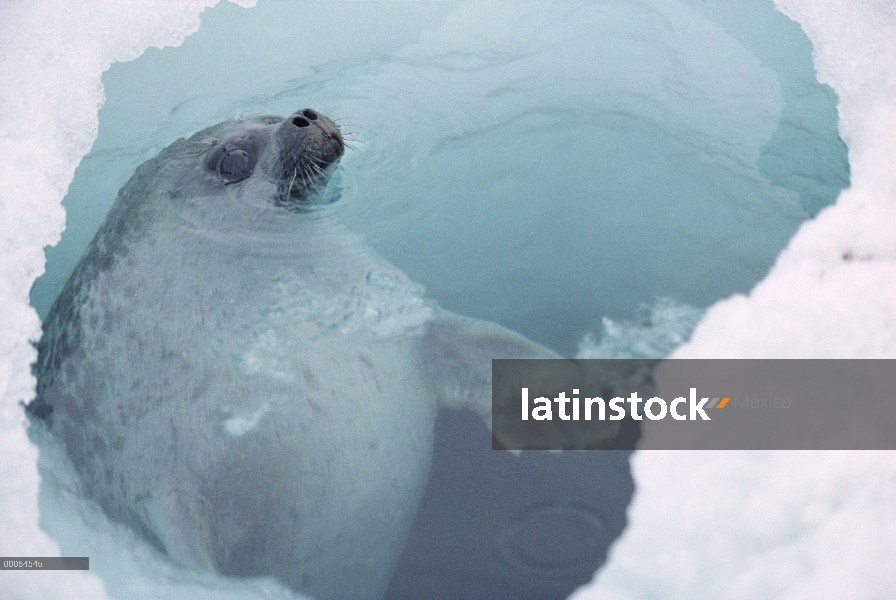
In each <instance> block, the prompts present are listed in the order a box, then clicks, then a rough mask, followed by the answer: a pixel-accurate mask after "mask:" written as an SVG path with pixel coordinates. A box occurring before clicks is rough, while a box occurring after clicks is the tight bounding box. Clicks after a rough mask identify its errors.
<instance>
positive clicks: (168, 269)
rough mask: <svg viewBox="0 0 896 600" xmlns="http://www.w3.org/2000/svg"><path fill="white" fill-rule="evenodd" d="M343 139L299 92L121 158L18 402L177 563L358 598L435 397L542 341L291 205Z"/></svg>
mask: <svg viewBox="0 0 896 600" xmlns="http://www.w3.org/2000/svg"><path fill="white" fill-rule="evenodd" d="M342 152H343V141H342V138H341V135H340V133H339V130H338V128H337V127H336V125H335V124H333V122H332V121H330V120H329V119H327V118H326V117H324V116H322V115H319V114H318V113H316V112H315V111H312V110H310V109H304V110H301V111H298V112H297V113H295V114H293V115H291V116H289V117H287V118H285V119H282V118H280V117H273V116H261V117H254V118H249V119H244V120H240V121H228V122H225V123H221V124H219V125H216V126H214V127H211V128H209V129H206V130H204V131H202V132H200V133H197V134H196V135H194V136H193V137H191V138H189V139H181V140H178V141H177V142H175V143H173V144H172V145H171V146H169V147H168V148H166V149H165V150H164V151H162V153H161V154H160V155H159V156H158V157H156V158H154V159H152V160H150V161H148V162H147V163H145V164H143V165H142V166H141V167H140V168H138V169H137V171H136V173H135V174H134V176H133V177H132V178H131V180H130V181H129V182H128V183H127V184H126V185H125V186H124V188H122V190H121V192H120V194H119V197H118V200H117V201H116V203H115V205H114V206H113V208H112V210H111V211H110V214H109V215H108V217H107V219H106V221H105V222H104V224H103V225H102V227H101V228H100V230H99V232H98V233H97V235H96V237H95V238H94V240H93V241H92V243H91V245H90V247H89V249H88V251H87V253H86V254H85V256H84V257H83V258H82V260H81V262H80V263H79V264H78V266H77V267H76V269H75V271H74V272H73V274H72V276H71V278H70V280H69V281H68V283H67V284H66V286H65V288H64V289H63V291H62V293H61V294H60V296H59V298H58V299H57V301H56V303H55V304H54V306H53V308H52V309H51V312H50V314H49V316H48V318H47V319H46V321H45V324H44V335H43V338H42V340H41V341H40V343H39V345H38V350H39V358H38V363H37V365H36V367H35V370H36V374H37V377H38V395H37V399H36V400H35V401H34V402H33V403H32V404H31V405H30V406H29V410H30V412H31V413H32V414H33V415H36V416H38V417H43V418H44V419H45V420H46V422H47V423H48V425H49V430H50V431H51V432H52V433H53V434H54V435H55V436H57V437H58V438H59V439H60V440H61V441H62V443H63V444H64V446H65V448H66V450H67V453H68V456H69V458H70V459H71V462H72V464H73V465H74V467H75V469H76V470H77V472H78V474H79V476H80V478H81V480H82V482H83V484H84V485H83V487H84V490H85V493H86V494H88V495H89V496H90V497H91V498H93V499H94V500H95V501H96V502H98V503H99V504H100V505H101V506H102V508H103V509H104V510H105V512H106V513H107V514H108V515H110V516H111V517H112V518H113V519H115V520H118V521H120V522H124V523H126V524H128V525H129V526H131V527H132V528H134V529H135V530H137V531H138V532H140V533H141V534H142V535H143V536H144V537H145V538H146V539H148V540H149V541H150V542H151V543H153V544H154V545H156V546H157V547H158V548H159V549H160V550H162V551H164V552H165V553H167V555H168V556H170V557H171V558H172V559H173V560H175V561H176V562H178V563H180V564H182V565H185V566H187V567H189V568H192V569H197V570H202V571H211V572H217V573H222V574H225V575H236V576H273V577H276V578H278V579H280V580H282V581H283V582H285V583H287V584H288V585H289V586H291V587H292V588H294V589H296V590H299V591H302V592H304V593H308V594H310V595H312V596H314V597H316V598H321V599H335V598H353V599H362V598H378V597H381V596H382V594H383V593H384V590H385V589H386V586H387V584H388V583H389V578H390V576H391V574H392V572H393V570H394V568H395V564H396V562H397V561H398V557H399V555H400V553H401V551H402V548H403V546H404V543H405V540H406V538H407V536H408V531H409V529H410V527H411V523H412V522H413V519H414V516H415V514H416V511H417V505H418V502H419V500H420V497H421V494H422V493H423V489H424V487H425V484H426V479H427V475H428V472H429V469H430V461H431V453H432V444H433V427H434V422H435V418H436V411H437V407H438V406H448V407H467V408H471V409H473V410H474V411H475V412H477V413H478V414H479V415H480V416H481V417H482V419H483V420H484V421H486V422H488V419H489V418H490V404H489V400H490V393H491V390H490V374H489V369H490V359H491V358H492V357H553V356H555V355H554V354H553V353H551V352H550V351H548V350H546V349H544V348H542V347H541V346H538V345H536V344H534V343H533V342H530V341H528V340H526V339H525V338H523V337H522V336H520V335H518V334H515V333H512V332H510V331H507V330H505V329H503V328H501V327H499V326H497V325H494V324H491V323H485V322H481V321H476V320H473V319H467V318H464V317H460V316H457V315H453V314H450V313H448V312H446V311H443V310H442V309H440V308H439V307H438V306H437V305H436V304H435V303H434V302H432V301H429V300H427V299H425V298H424V297H423V292H422V289H421V288H420V286H418V285H416V284H415V283H413V282H412V281H410V280H409V279H408V278H407V277H406V276H405V275H404V274H403V273H402V272H401V271H399V270H398V269H396V268H395V267H393V266H392V265H390V264H389V263H387V262H386V261H385V260H383V259H382V258H380V257H379V256H377V255H376V254H374V253H373V252H372V251H370V250H368V249H367V248H366V247H365V246H364V245H363V244H362V243H361V241H360V239H359V238H358V237H356V236H354V235H353V234H351V233H349V232H348V231H346V230H344V229H343V228H341V227H340V226H339V225H337V224H336V223H334V222H332V221H331V220H329V219H327V218H321V217H320V216H319V214H317V213H315V212H313V211H308V210H306V208H307V207H308V206H309V205H310V204H312V203H313V202H314V201H315V198H317V197H319V194H318V192H319V190H320V189H321V188H322V187H323V186H324V185H325V184H326V181H327V178H328V177H329V175H330V174H331V172H332V171H333V169H334V168H335V166H336V164H337V162H338V160H339V158H340V157H341V155H342Z"/></svg>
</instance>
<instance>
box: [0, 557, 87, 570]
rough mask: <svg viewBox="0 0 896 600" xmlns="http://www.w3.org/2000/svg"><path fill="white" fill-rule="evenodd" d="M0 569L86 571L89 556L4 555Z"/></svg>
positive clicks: (0, 559)
mask: <svg viewBox="0 0 896 600" xmlns="http://www.w3.org/2000/svg"><path fill="white" fill-rule="evenodd" d="M0 569H2V570H6V571H10V570H23V571H31V570H34V571H88V570H90V558H88V557H86V556H4V557H0Z"/></svg>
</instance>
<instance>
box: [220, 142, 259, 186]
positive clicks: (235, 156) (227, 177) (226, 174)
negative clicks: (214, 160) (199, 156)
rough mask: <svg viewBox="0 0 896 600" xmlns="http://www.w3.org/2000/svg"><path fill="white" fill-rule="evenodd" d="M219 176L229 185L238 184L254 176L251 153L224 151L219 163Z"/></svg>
mask: <svg viewBox="0 0 896 600" xmlns="http://www.w3.org/2000/svg"><path fill="white" fill-rule="evenodd" d="M218 174H219V175H220V176H221V178H222V179H223V180H224V181H225V182H227V183H237V182H239V181H242V180H243V179H246V178H247V177H249V175H251V174H252V165H251V160H250V158H249V153H248V152H246V151H245V150H224V154H223V155H222V156H221V160H220V161H219V162H218Z"/></svg>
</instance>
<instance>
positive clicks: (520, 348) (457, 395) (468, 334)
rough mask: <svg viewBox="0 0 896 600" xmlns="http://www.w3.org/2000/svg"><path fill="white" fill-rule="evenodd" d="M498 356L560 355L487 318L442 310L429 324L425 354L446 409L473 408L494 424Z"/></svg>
mask: <svg viewBox="0 0 896 600" xmlns="http://www.w3.org/2000/svg"><path fill="white" fill-rule="evenodd" d="M493 358H560V356H558V355H557V354H555V353H554V352H552V351H551V350H548V349H547V348H545V347H544V346H540V345H538V344H536V343H535V342H533V341H531V340H529V339H527V338H525V337H523V336H522V335H520V334H518V333H514V332H513V331H510V330H509V329H506V328H504V327H501V326H500V325H497V324H495V323H490V322H488V321H480V320H478V319H471V318H469V317H461V316H458V315H455V314H452V313H450V312H448V311H441V312H440V315H439V318H438V319H437V320H435V321H434V322H432V323H431V324H430V325H429V329H428V330H427V332H426V338H425V340H424V351H423V353H422V356H421V359H422V360H423V361H424V365H423V368H424V369H425V371H426V373H427V376H428V379H429V382H430V385H431V386H432V388H433V391H434V392H435V393H436V395H437V397H438V398H439V400H440V401H441V406H442V407H443V408H454V409H468V410H472V411H473V412H475V413H476V414H478V415H479V416H480V417H481V418H482V420H483V421H484V422H485V423H486V424H487V425H489V427H490V426H491V420H492V403H491V398H492V359H493Z"/></svg>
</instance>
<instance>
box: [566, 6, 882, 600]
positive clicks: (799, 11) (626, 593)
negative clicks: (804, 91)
mask: <svg viewBox="0 0 896 600" xmlns="http://www.w3.org/2000/svg"><path fill="white" fill-rule="evenodd" d="M776 5H777V6H778V7H779V9H780V10H782V12H784V13H785V14H788V15H789V16H791V17H792V18H794V19H796V20H797V21H799V22H800V23H801V24H802V26H803V29H804V30H805V31H806V33H807V35H808V36H809V37H810V39H811V40H812V42H813V46H814V56H815V62H816V67H817V70H818V74H819V79H820V80H821V81H822V82H825V83H828V84H829V85H831V86H832V87H833V88H834V90H836V92H837V94H838V95H839V97H840V105H839V112H840V130H841V133H842V135H843V138H844V139H845V140H846V142H847V143H848V145H849V159H850V167H851V173H852V186H851V187H850V188H849V189H847V190H844V191H843V193H841V194H840V197H839V198H838V200H837V204H836V205H835V206H833V207H830V208H828V209H826V210H824V211H822V212H821V214H820V215H819V216H818V218H816V219H815V220H813V221H810V222H807V223H805V224H804V225H803V226H802V227H801V228H800V231H799V232H798V233H797V235H796V236H795V237H794V238H793V240H792V241H791V243H790V244H789V245H788V247H787V249H786V250H785V251H784V252H782V254H781V255H780V256H779V257H778V260H777V262H776V264H775V267H774V268H773V269H772V271H771V273H770V274H769V275H768V277H766V278H765V279H764V280H763V281H762V282H761V283H760V284H759V285H757V286H756V287H755V288H754V289H753V290H752V291H751V292H750V293H749V294H747V295H736V296H734V297H732V298H729V299H727V300H724V301H722V302H719V303H717V304H716V305H715V306H713V307H711V308H710V309H709V311H708V313H707V315H706V317H705V318H704V319H703V321H702V322H701V323H700V325H698V327H697V329H696V330H695V331H694V334H693V337H692V339H691V341H690V343H688V344H686V345H685V346H683V347H681V348H679V349H678V351H677V352H676V353H675V356H676V357H680V358H685V357H701V358H721V357H727V358H741V357H743V358H750V357H756V358H847V357H848V358H894V357H896V300H894V299H896V263H894V257H896V250H894V242H893V240H894V239H896V231H894V229H896V170H894V169H893V163H892V157H893V156H894V153H896V100H894V99H896V69H894V66H893V65H896V35H894V34H896V7H894V5H893V4H892V3H890V2H887V1H882V2H874V1H868V2H850V3H843V2H822V1H818V0H815V1H812V0H808V1H803V2H797V1H792V0H778V1H776ZM633 468H634V472H635V476H636V480H637V482H638V492H637V494H636V497H635V500H634V501H633V503H632V505H631V506H630V508H629V518H630V526H629V529H628V530H627V531H626V533H625V534H624V535H623V537H622V538H620V540H619V541H618V542H617V544H616V546H615V547H614V549H612V550H611V557H610V561H609V563H608V564H607V565H606V567H605V568H604V569H603V570H602V571H601V572H600V573H599V574H598V576H597V577H596V581H595V583H594V584H592V585H591V586H588V587H587V588H585V589H583V590H581V591H580V592H579V593H577V594H576V595H575V596H574V597H575V598H576V599H580V600H584V599H595V600H596V599H602V600H603V599H607V600H609V599H613V600H622V599H646V598H656V597H663V598H669V599H675V598H712V597H724V598H787V599H793V600H796V599H810V598H857V599H858V598H886V597H889V596H892V595H893V593H894V590H896V574H894V571H893V569H892V568H891V565H892V564H894V560H896V543H894V541H893V540H894V539H896V522H894V520H893V518H892V515H893V513H894V510H896V501H894V498H896V494H894V492H896V489H894V481H896V457H894V455H893V453H892V452H867V451H866V452H723V453H719V452H705V453H703V452H661V451H651V452H645V453H641V454H639V455H637V456H636V457H635V459H634V460H633Z"/></svg>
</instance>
